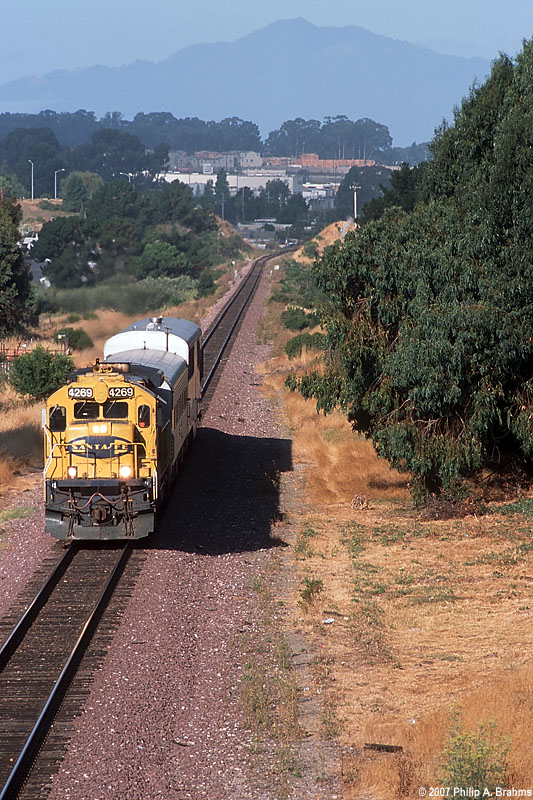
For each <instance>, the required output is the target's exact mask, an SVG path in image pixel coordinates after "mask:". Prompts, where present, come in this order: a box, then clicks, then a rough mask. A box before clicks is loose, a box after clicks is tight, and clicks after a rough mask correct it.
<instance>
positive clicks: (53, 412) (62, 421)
mask: <svg viewBox="0 0 533 800" xmlns="http://www.w3.org/2000/svg"><path fill="white" fill-rule="evenodd" d="M49 426H50V430H51V431H52V433H62V432H63V431H65V430H66V429H67V409H66V408H65V406H53V407H52V408H51V409H50V417H49Z"/></svg>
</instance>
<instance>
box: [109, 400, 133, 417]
mask: <svg viewBox="0 0 533 800" xmlns="http://www.w3.org/2000/svg"><path fill="white" fill-rule="evenodd" d="M127 418H128V404H127V403H125V402H124V401H119V400H106V401H105V403H104V419H127Z"/></svg>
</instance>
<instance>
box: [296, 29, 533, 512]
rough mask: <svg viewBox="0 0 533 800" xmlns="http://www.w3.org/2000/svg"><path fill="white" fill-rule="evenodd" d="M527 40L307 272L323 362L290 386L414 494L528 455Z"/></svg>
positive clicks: (531, 112) (532, 211)
mask: <svg viewBox="0 0 533 800" xmlns="http://www.w3.org/2000/svg"><path fill="white" fill-rule="evenodd" d="M531 74H533V42H532V41H530V42H527V43H525V45H524V49H523V52H522V53H521V54H520V55H519V56H518V57H517V59H516V61H512V60H511V59H509V58H507V57H506V56H501V57H500V58H499V59H498V60H497V61H495V62H494V64H493V67H492V72H491V75H490V77H489V78H488V79H487V81H486V82H485V83H484V84H483V85H481V86H475V87H474V88H473V89H472V90H471V92H470V95H469V96H468V97H467V98H466V99H465V100H464V101H463V103H462V105H461V107H460V108H458V109H457V110H456V113H455V118H454V123H453V124H452V125H450V126H448V125H445V124H443V125H442V126H441V128H440V129H439V130H438V131H437V132H436V135H435V137H434V139H433V141H432V143H431V152H432V159H431V161H429V162H428V163H427V164H425V165H424V166H423V167H422V168H418V169H417V170H414V171H413V170H409V169H408V168H407V167H404V168H403V169H402V170H401V171H400V173H396V174H395V175H394V176H393V181H394V183H393V184H392V185H391V186H390V187H389V188H388V189H387V190H386V192H385V194H384V196H383V197H382V198H381V200H380V201H376V203H374V205H373V207H372V204H370V207H369V209H368V210H369V214H368V221H367V222H366V224H364V225H363V226H362V227H361V228H360V229H359V230H358V231H357V232H353V233H350V234H348V235H347V236H346V237H345V239H344V241H343V242H342V243H340V242H339V243H336V244H335V245H333V246H332V247H330V248H329V249H328V250H327V251H326V252H325V254H324V256H323V258H322V259H320V261H319V262H317V264H316V266H315V270H314V274H315V278H316V280H317V282H318V285H319V287H320V288H321V290H322V291H323V292H325V293H326V295H327V297H328V301H329V308H328V309H327V310H325V311H324V312H323V324H324V328H325V332H326V349H325V351H324V352H325V353H326V355H325V356H324V365H323V366H322V367H321V368H320V369H317V370H316V371H311V372H309V373H308V374H306V375H305V376H303V377H299V376H297V375H294V376H292V378H291V379H290V381H289V383H290V385H291V387H292V388H298V389H299V390H300V391H301V392H302V393H303V394H304V395H305V396H308V397H314V398H315V399H316V401H317V407H318V408H319V409H321V410H323V411H325V412H329V411H331V410H332V409H333V408H335V407H340V408H341V409H342V410H343V411H344V412H345V413H346V414H347V416H348V419H349V420H350V422H351V423H352V426H353V428H354V429H355V430H357V431H360V432H362V433H364V434H365V435H366V436H367V437H369V438H371V439H372V441H373V443H374V446H375V448H376V450H377V452H378V454H379V455H380V456H382V457H384V458H386V459H388V461H389V462H390V463H391V465H392V466H394V467H395V468H397V469H399V470H401V471H407V472H410V473H411V474H412V476H413V494H414V495H415V497H416V498H417V499H418V500H422V499H424V498H427V497H428V496H430V495H432V494H433V495H437V496H444V497H450V498H455V499H456V498H457V497H460V496H461V495H462V494H463V493H464V491H465V490H466V489H465V487H466V486H467V484H466V483H465V481H466V480H467V479H473V480H479V481H480V480H481V478H482V477H483V476H486V475H487V474H488V471H498V470H499V469H501V468H502V467H509V465H510V464H512V465H513V468H514V469H515V474H516V470H521V469H524V468H525V467H528V466H531V463H532V459H533V383H532V374H533V336H532V333H531V331H532V330H533V194H532V192H531V186H532V185H533V88H532V84H531V79H530V77H531Z"/></svg>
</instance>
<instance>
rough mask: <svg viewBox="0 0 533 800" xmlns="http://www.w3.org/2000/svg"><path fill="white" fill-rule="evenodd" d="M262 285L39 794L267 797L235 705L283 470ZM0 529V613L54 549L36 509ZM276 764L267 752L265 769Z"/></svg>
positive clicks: (169, 799) (104, 798) (106, 799)
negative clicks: (268, 391)
mask: <svg viewBox="0 0 533 800" xmlns="http://www.w3.org/2000/svg"><path fill="white" fill-rule="evenodd" d="M268 291H269V285H268V278H266V277H265V278H263V280H262V282H261V284H260V287H259V290H258V292H257V294H256V297H255V298H254V300H253V302H252V304H251V306H250V310H249V312H248V314H247V316H246V318H245V320H244V322H243V324H242V327H241V330H240V333H239V338H238V341H237V343H236V344H235V345H234V347H233V350H232V352H231V355H230V357H229V360H228V364H227V367H226V369H225V371H224V374H223V375H222V376H221V378H220V380H219V382H218V384H217V386H216V390H215V392H214V395H213V398H212V400H211V402H210V406H209V409H208V411H207V413H205V414H204V418H203V421H202V427H201V428H200V430H199V432H198V436H197V438H196V441H195V443H194V445H193V447H192V449H191V452H190V454H189V455H188V457H187V459H186V461H185V464H184V467H183V470H182V472H181V474H180V475H179V477H178V481H177V484H176V489H175V492H174V494H173V496H172V498H171V499H170V501H169V503H168V505H167V507H166V509H165V513H164V515H163V517H162V519H161V522H160V525H159V528H158V532H157V534H156V536H155V537H154V540H153V541H152V542H151V543H150V545H149V547H148V550H147V553H146V559H145V562H144V566H143V568H142V571H141V573H140V575H139V577H138V579H137V582H136V585H135V589H134V591H133V593H132V596H131V598H130V600H129V602H128V604H127V607H126V609H125V612H124V614H123V618H122V621H121V624H120V626H119V628H118V630H117V631H116V633H115V636H114V638H113V641H112V643H111V645H110V647H109V649H108V652H107V655H106V657H105V659H104V660H103V662H102V664H101V667H100V668H99V670H98V672H97V674H96V676H95V679H94V683H93V685H92V687H91V691H90V694H89V697H88V700H87V703H86V706H85V708H84V710H83V712H82V713H81V714H80V716H78V717H77V718H76V720H75V721H74V731H73V735H72V738H71V741H70V744H69V746H68V748H67V751H66V753H65V757H64V759H63V761H62V763H61V765H60V768H59V771H58V772H57V773H56V774H55V775H54V776H53V778H52V781H51V789H50V794H49V797H50V798H51V800H66V799H67V798H68V799H69V800H92V799H94V800H135V799H136V798H139V799H140V798H142V799H143V800H152V799H154V798H164V799H165V800H199V798H208V800H241V799H242V800H245V799H246V798H250V799H251V800H270V799H271V798H272V800H275V799H276V800H277V798H279V796H280V795H279V784H278V783H277V781H276V778H275V776H274V775H273V776H269V775H268V774H267V773H265V770H264V763H265V762H264V761H263V762H262V768H261V769H262V774H259V773H258V770H257V764H256V763H255V762H254V759H255V756H254V747H253V746H252V745H253V743H254V737H255V734H254V733H253V732H251V731H250V730H249V729H248V728H247V721H246V720H245V719H244V717H243V712H242V703H241V684H242V680H243V669H244V664H243V658H244V657H243V654H242V652H241V651H242V643H243V640H244V638H245V637H246V638H249V637H250V636H254V635H258V628H259V623H258V618H259V616H260V612H259V610H258V602H259V601H258V596H257V592H255V591H254V588H253V582H254V577H255V576H257V575H258V574H260V573H261V572H262V571H264V570H265V569H266V568H267V567H268V563H269V559H270V558H271V554H272V552H273V549H274V546H275V544H276V542H275V540H272V539H271V537H270V532H271V524H272V521H273V520H275V519H276V517H277V515H278V514H279V496H278V494H277V492H276V490H275V489H274V490H273V487H275V486H276V476H277V475H279V474H280V473H283V472H286V471H288V470H290V469H291V448H290V440H289V439H288V438H287V437H286V436H285V435H284V434H283V433H281V432H280V429H279V427H278V425H277V423H276V420H275V415H274V414H273V413H272V412H273V409H272V407H271V405H270V403H269V401H268V400H267V399H266V398H265V397H264V396H263V394H262V393H261V391H260V379H259V377H258V375H257V372H256V367H257V365H258V364H259V363H261V362H263V361H264V360H266V358H268V355H269V352H270V347H269V346H268V345H260V344H258V343H257V341H256V336H255V331H256V327H257V323H258V321H259V319H260V317H261V315H262V313H263V303H264V300H265V298H266V296H267V294H268ZM215 313H216V311H215V310H213V311H212V312H211V314H210V316H209V320H210V319H212V318H213V316H214V314H215ZM209 320H206V321H205V323H204V325H205V326H206V324H207V323H208V322H209ZM37 492H38V490H36V492H35V493H33V492H30V493H26V495H25V497H26V500H25V502H28V503H29V504H35V503H40V502H41V498H40V495H39V497H38V498H37ZM34 494H35V495H36V496H35V497H34V496H33V495H34ZM8 537H9V538H8V546H7V548H6V549H5V550H4V551H3V552H1V553H0V576H1V577H2V581H1V586H0V591H1V595H0V615H1V614H2V613H4V612H5V610H6V608H7V607H8V599H9V598H10V600H11V601H12V600H13V596H14V594H16V593H17V591H18V587H19V586H22V585H23V583H24V580H25V577H26V576H27V575H28V574H30V573H31V572H32V571H33V570H34V568H35V566H36V565H37V564H39V563H40V562H41V561H42V560H43V558H45V557H47V556H50V555H51V554H53V550H54V548H56V549H57V548H58V547H59V546H58V545H57V544H55V543H53V542H50V539H49V537H48V536H47V535H46V534H44V532H43V530H42V513H39V514H38V515H35V516H31V517H28V518H27V519H24V520H17V521H13V522H11V523H10V530H9V533H8ZM58 555H59V552H58ZM17 574H18V576H19V577H18V578H17ZM275 759H276V753H275V748H273V750H272V754H271V761H272V765H273V772H275V769H274V767H275ZM331 792H332V790H331V786H330V785H329V784H327V783H325V784H324V786H323V787H322V788H321V789H319V788H318V787H317V786H316V785H315V786H314V787H313V788H311V787H309V793H308V792H307V791H302V789H301V786H300V790H299V791H298V793H297V794H292V793H291V794H290V796H291V797H296V796H297V797H298V798H304V797H313V798H326V797H327V798H331V797H334V796H335V795H334V794H332V793H331Z"/></svg>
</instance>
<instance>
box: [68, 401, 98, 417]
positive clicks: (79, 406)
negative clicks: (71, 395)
mask: <svg viewBox="0 0 533 800" xmlns="http://www.w3.org/2000/svg"><path fill="white" fill-rule="evenodd" d="M99 411H100V406H99V405H98V403H95V402H94V401H93V400H83V401H82V402H80V403H74V418H75V419H98V414H99Z"/></svg>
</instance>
